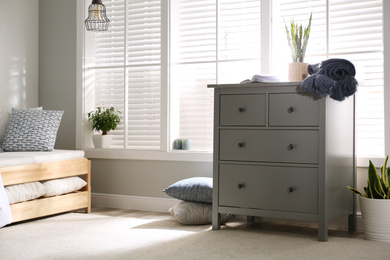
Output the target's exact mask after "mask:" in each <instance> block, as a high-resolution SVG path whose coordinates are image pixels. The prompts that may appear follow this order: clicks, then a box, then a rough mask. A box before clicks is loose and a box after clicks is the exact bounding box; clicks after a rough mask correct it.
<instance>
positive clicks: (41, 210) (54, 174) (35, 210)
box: [0, 158, 91, 223]
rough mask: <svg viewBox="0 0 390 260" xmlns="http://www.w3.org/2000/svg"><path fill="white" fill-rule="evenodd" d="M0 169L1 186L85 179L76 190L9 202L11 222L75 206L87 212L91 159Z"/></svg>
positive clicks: (88, 210) (55, 212)
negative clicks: (75, 178)
mask: <svg viewBox="0 0 390 260" xmlns="http://www.w3.org/2000/svg"><path fill="white" fill-rule="evenodd" d="M0 172H1V176H2V179H3V184H4V186H8V185H14V184H21V183H26V182H33V181H45V180H52V179H59V178H65V177H72V176H80V177H81V176H84V180H85V181H86V182H87V185H86V186H85V187H84V188H83V189H82V190H80V191H77V192H73V193H68V194H64V195H59V196H55V197H48V198H39V199H35V200H31V201H26V202H20V203H16V204H12V205H11V211H12V218H13V222H12V223H15V222H19V221H23V220H28V219H33V218H38V217H43V216H48V215H52V214H58V213H62V212H67V211H72V210H78V209H85V213H90V212H91V162H90V161H89V160H88V159H86V158H82V159H74V160H65V161H57V162H47V163H37V164H28V165H19V166H11V167H3V168H0Z"/></svg>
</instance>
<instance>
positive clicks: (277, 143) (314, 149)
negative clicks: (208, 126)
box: [219, 130, 318, 164]
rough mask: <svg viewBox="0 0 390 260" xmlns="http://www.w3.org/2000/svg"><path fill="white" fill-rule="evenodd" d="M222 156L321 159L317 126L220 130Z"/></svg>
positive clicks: (299, 160)
mask: <svg viewBox="0 0 390 260" xmlns="http://www.w3.org/2000/svg"><path fill="white" fill-rule="evenodd" d="M219 143H220V146H219V151H220V157H219V159H220V160H223V161H256V162H285V163H313V164H316V163H318V131H316V130H220V142H219Z"/></svg>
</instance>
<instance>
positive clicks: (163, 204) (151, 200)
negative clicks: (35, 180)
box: [91, 193, 363, 230]
mask: <svg viewBox="0 0 390 260" xmlns="http://www.w3.org/2000/svg"><path fill="white" fill-rule="evenodd" d="M91 197H92V206H93V207H102V208H116V209H129V210H142V211H152V212H168V210H169V208H171V207H173V206H174V205H175V204H177V203H178V202H180V200H177V199H171V198H157V197H142V196H130V195H116V194H105V193H92V194H91ZM237 217H238V218H244V217H245V218H246V216H237ZM271 221H274V222H281V221H282V222H284V223H292V224H302V222H299V221H294V220H291V221H289V220H278V219H273V220H271ZM306 224H307V223H306ZM347 225H348V221H347V217H344V218H341V219H338V220H335V221H331V222H330V223H329V227H333V228H342V229H347V228H348V226H347ZM357 229H358V230H363V225H362V218H361V215H360V214H358V216H357Z"/></svg>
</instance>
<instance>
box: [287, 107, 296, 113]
mask: <svg viewBox="0 0 390 260" xmlns="http://www.w3.org/2000/svg"><path fill="white" fill-rule="evenodd" d="M294 111H295V107H289V108H288V110H287V112H289V113H292V112H294Z"/></svg>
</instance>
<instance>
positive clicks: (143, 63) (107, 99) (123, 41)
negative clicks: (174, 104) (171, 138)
mask: <svg viewBox="0 0 390 260" xmlns="http://www.w3.org/2000/svg"><path fill="white" fill-rule="evenodd" d="M104 4H105V5H106V8H107V15H108V16H109V17H110V20H111V24H110V29H109V30H108V31H106V32H87V33H86V50H87V51H88V52H87V55H86V57H88V59H86V60H85V71H86V72H85V89H86V90H88V91H90V92H91V93H88V94H90V95H91V96H92V97H91V98H92V100H91V102H90V103H91V104H92V105H90V107H91V109H94V108H95V107H99V106H100V107H111V106H113V107H115V108H116V109H118V110H120V111H121V112H122V121H121V124H120V125H119V127H118V129H117V130H115V131H112V132H110V133H111V134H113V135H114V138H113V144H112V147H113V148H125V149H141V150H143V149H151V150H153V149H154V150H158V149H160V120H161V115H160V107H161V84H160V82H161V80H160V76H161V75H160V74H161V73H160V64H161V21H160V20H161V19H160V17H161V10H160V1H158V0H148V1H141V0H131V1H114V0H111V1H104ZM91 109H90V110H91Z"/></svg>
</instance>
